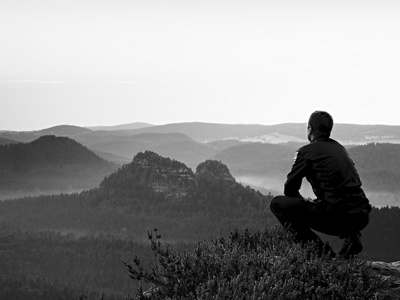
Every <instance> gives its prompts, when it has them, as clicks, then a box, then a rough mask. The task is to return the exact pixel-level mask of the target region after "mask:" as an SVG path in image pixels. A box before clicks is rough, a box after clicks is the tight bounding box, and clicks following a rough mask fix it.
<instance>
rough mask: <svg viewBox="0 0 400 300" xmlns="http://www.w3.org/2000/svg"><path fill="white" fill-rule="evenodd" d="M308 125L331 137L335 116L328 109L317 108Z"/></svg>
mask: <svg viewBox="0 0 400 300" xmlns="http://www.w3.org/2000/svg"><path fill="white" fill-rule="evenodd" d="M308 125H309V126H311V127H312V128H313V129H314V130H315V131H316V132H319V133H320V134H323V135H327V136H328V137H329V136H330V135H331V131H332V128H333V118H332V116H331V115H330V114H329V113H327V112H326V111H320V110H316V111H314V112H313V113H312V114H311V116H310V119H309V120H308Z"/></svg>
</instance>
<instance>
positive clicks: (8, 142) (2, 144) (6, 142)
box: [0, 138, 16, 146]
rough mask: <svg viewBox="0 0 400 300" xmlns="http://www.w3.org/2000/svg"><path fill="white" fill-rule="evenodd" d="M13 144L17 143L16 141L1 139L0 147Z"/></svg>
mask: <svg viewBox="0 0 400 300" xmlns="http://www.w3.org/2000/svg"><path fill="white" fill-rule="evenodd" d="M12 143H16V141H13V140H10V139H6V138H0V146H4V145H8V144H12Z"/></svg>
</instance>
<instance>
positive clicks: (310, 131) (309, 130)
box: [307, 125, 313, 134]
mask: <svg viewBox="0 0 400 300" xmlns="http://www.w3.org/2000/svg"><path fill="white" fill-rule="evenodd" d="M307 132H308V133H309V134H311V133H313V129H312V127H311V126H310V125H308V126H307Z"/></svg>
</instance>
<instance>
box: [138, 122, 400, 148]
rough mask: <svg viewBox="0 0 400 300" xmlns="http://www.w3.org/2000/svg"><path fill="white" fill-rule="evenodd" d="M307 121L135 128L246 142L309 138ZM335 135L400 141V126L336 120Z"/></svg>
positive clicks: (346, 138) (349, 141)
mask: <svg viewBox="0 0 400 300" xmlns="http://www.w3.org/2000/svg"><path fill="white" fill-rule="evenodd" d="M306 127H307V126H306V123H284V124H277V125H257V124H215V123H214V124H213V123H200V122H193V123H176V124H166V125H160V126H153V127H149V128H142V129H138V130H135V132H136V133H146V132H147V133H149V132H152V133H171V132H178V133H182V134H185V135H187V136H190V137H191V138H193V139H195V140H197V141H200V142H209V141H216V140H223V139H237V140H241V141H245V142H264V143H285V142H307V139H306ZM332 137H333V138H334V139H336V140H338V141H340V142H342V143H345V144H365V143H368V142H392V143H400V126H389V125H355V124H335V125H334V128H333V132H332Z"/></svg>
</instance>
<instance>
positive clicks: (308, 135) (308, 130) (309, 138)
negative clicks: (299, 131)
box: [307, 125, 312, 142]
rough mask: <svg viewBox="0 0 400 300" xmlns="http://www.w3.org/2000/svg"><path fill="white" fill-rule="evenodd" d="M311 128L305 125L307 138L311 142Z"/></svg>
mask: <svg viewBox="0 0 400 300" xmlns="http://www.w3.org/2000/svg"><path fill="white" fill-rule="evenodd" d="M311 130H312V128H311V126H310V125H307V139H308V141H309V142H311Z"/></svg>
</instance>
